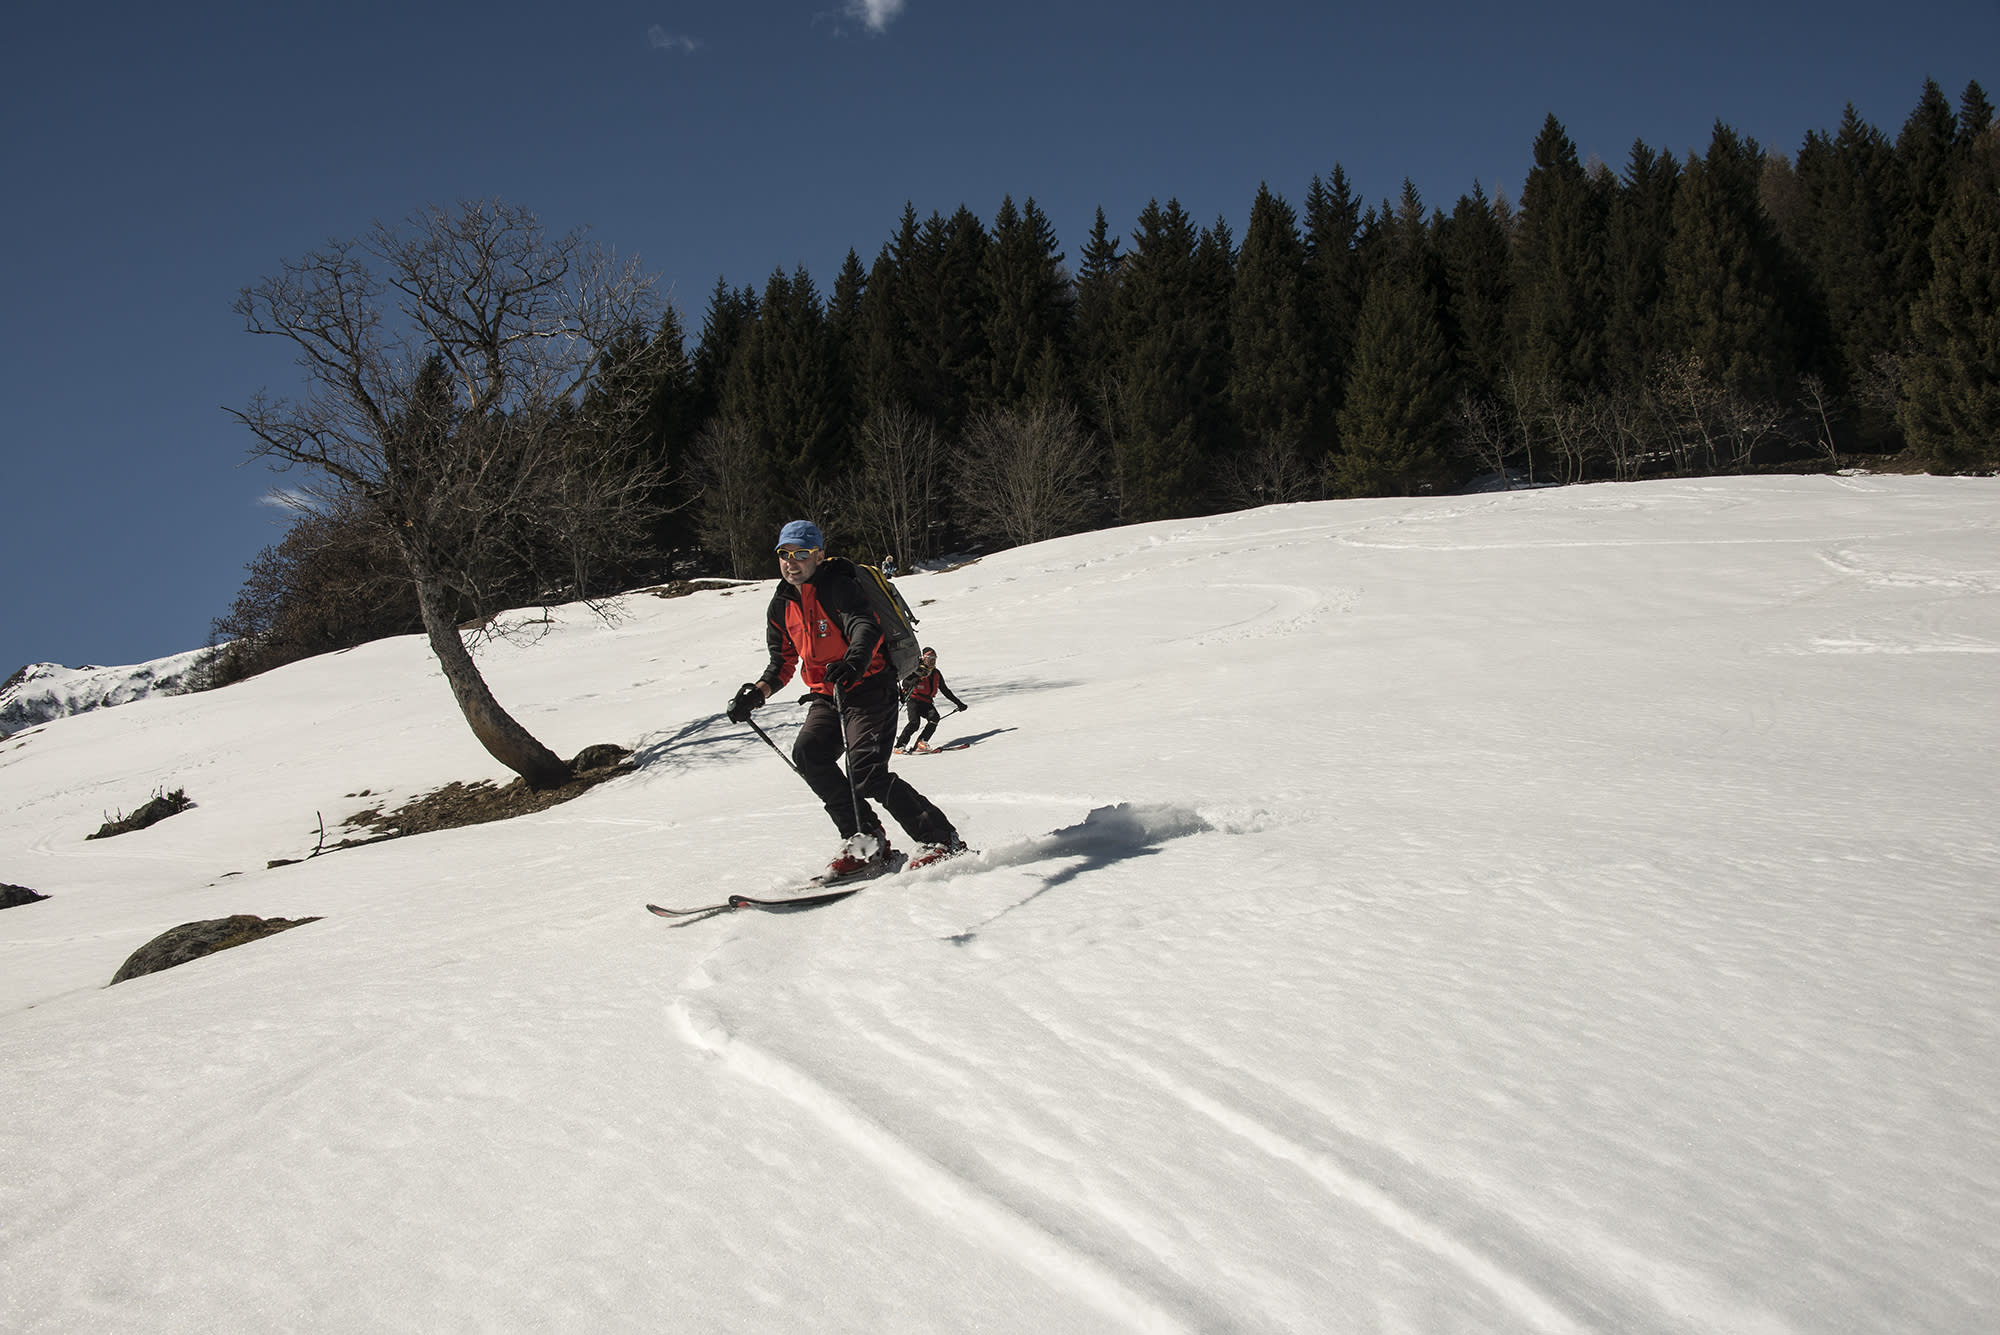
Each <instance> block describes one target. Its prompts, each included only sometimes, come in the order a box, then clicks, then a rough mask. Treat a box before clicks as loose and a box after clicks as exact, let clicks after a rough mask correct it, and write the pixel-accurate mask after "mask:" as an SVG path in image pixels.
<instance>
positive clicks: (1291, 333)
mask: <svg viewBox="0 0 2000 1335" xmlns="http://www.w3.org/2000/svg"><path fill="white" fill-rule="evenodd" d="M1305 259H1306V252H1305V242H1304V239H1303V238H1302V237H1301V236H1300V235H1299V227H1298V216H1297V215H1296V214H1295V213H1293V212H1292V207H1291V205H1289V204H1287V203H1286V202H1285V201H1284V200H1283V199H1282V198H1280V197H1279V196H1277V195H1274V194H1272V193H1271V191H1270V189H1269V187H1268V186H1264V185H1260V186H1258V188H1257V197H1256V199H1254V200H1253V201H1251V204H1250V224H1249V227H1248V228H1247V229H1246V230H1245V231H1244V234H1243V250H1242V253H1241V255H1240V256H1239V257H1238V261H1237V266H1236V284H1235V289H1234V291H1233V293H1232V294H1231V298H1230V304H1229V335H1230V344H1231V348H1232V353H1233V355H1232V360H1231V364H1230V374H1229V385H1228V391H1227V392H1228V399H1229V407H1230V410H1231V413H1232V415H1233V417H1234V419H1235V423H1236V428H1237V430H1238V431H1239V432H1240V433H1241V435H1242V439H1243V442H1244V444H1245V446H1246V447H1247V448H1249V449H1252V450H1259V449H1272V448H1278V449H1285V450H1294V451H1295V450H1298V449H1300V448H1301V447H1302V446H1303V445H1304V443H1305V440H1306V433H1307V430H1308V429H1309V427H1310V425H1311V416H1312V407H1313V368H1312V349H1311V346H1310V344H1309V342H1308V340H1307V323H1306V308H1305V301H1306V298H1305Z"/></svg>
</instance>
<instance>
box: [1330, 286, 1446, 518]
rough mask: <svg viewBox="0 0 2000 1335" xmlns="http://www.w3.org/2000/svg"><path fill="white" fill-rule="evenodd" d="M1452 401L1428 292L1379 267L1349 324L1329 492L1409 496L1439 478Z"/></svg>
mask: <svg viewBox="0 0 2000 1335" xmlns="http://www.w3.org/2000/svg"><path fill="white" fill-rule="evenodd" d="M1452 403H1453V389H1452V378H1451V353H1450V349H1449V348H1447V347H1446V346H1445V341H1444V335H1443V333H1442V332H1441V331H1440V330H1439V328H1438V323H1437V319H1436V316H1435V315H1434V314H1433V303H1432V300H1431V297H1430V295H1429V294H1428V293H1426V292H1425V291H1424V290H1423V288H1422V287H1421V286H1420V285H1419V284H1418V283H1416V282H1415V281H1414V280H1412V279H1410V278H1408V277H1407V276H1405V275H1402V274H1398V273H1397V272H1396V271H1395V270H1394V269H1393V268H1390V269H1384V270H1382V271H1381V272H1380V273H1378V275H1377V276H1376V278H1375V279H1374V280H1373V281H1371V282H1370V283H1369V285H1368V297H1367V300H1366V301H1365V302H1364V303H1363V304H1362V308H1361V321H1360V324H1359V326H1358V327H1357V329H1356V331H1355V347H1354V371H1353V375H1352V377H1351V378H1350V380H1349V383H1348V390H1347V402H1346V403H1345V405H1343V407H1342V408H1341V412H1340V439H1341V453H1340V455H1339V456H1338V458H1337V459H1336V461H1335V465H1334V475H1333V480H1332V481H1333V490H1334V492H1335V494H1337V495H1346V496H1408V495H1413V494H1415V493H1417V492H1418V491H1421V490H1423V489H1425V488H1426V487H1427V486H1430V485H1434V484H1436V483H1438V482H1440V481H1442V480H1443V479H1444V477H1445V468H1446V465H1445V451H1446V449H1447V446H1448V443H1449V440H1450V435H1451V406H1452Z"/></svg>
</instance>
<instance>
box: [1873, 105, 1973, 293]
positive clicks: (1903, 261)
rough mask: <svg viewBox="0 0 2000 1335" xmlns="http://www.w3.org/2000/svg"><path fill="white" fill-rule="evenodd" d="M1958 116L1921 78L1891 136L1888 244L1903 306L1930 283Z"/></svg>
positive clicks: (1948, 188) (1949, 182) (1947, 193)
mask: <svg viewBox="0 0 2000 1335" xmlns="http://www.w3.org/2000/svg"><path fill="white" fill-rule="evenodd" d="M1957 131H1958V118H1957V117H1956V116H1955V115H1953V113H1952V109H1951V103H1950V102H1948V101H1946V100H1945V95H1944V90H1943V89H1941V88H1939V87H1938V86H1937V82H1936V80H1933V79H1926V80H1924V91H1923V96H1922V97H1921V98H1920V99H1919V100H1918V102H1917V106H1916V109H1915V110H1914V111H1912V112H1911V113H1910V118H1909V119H1908V120H1907V121H1905V122H1904V123H1903V130H1902V133H1901V134H1899V135H1897V136H1896V154H1895V159H1896V177H1895V179H1896V182H1897V184H1898V185H1899V186H1900V187H1901V191H1900V198H1899V199H1898V200H1897V201H1896V217H1895V221H1894V223H1893V224H1892V226H1891V230H1890V245H1891V246H1892V247H1893V248H1894V251H1895V254H1896V264H1897V269H1896V284H1897V287H1898V289H1899V293H1900V296H1901V298H1902V301H1903V302H1904V303H1905V305H1904V317H1905V318H1904V322H1903V329H1904V330H1905V331H1906V332H1907V330H1908V307H1909V304H1910V303H1914V302H1915V301H1916V300H1917V298H1918V297H1920V296H1921V295H1922V294H1923V292H1924V290H1925V289H1926V288H1928V287H1929V286H1930V281H1931V228H1933V227H1935V226H1936V225H1937V219H1938V215H1939V214H1940V213H1942V212H1943V211H1944V208H1945V204H1946V203H1947V201H1948V200H1949V199H1950V198H1951V186H1952V174H1953V160H1954V157H1955V154H1954V152H1953V148H1954V141H1955V140H1956V138H1957Z"/></svg>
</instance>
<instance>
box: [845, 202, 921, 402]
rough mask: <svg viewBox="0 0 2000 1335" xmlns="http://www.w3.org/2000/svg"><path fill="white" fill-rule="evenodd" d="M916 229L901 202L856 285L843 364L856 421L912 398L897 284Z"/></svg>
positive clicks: (910, 209)
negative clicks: (888, 235)
mask: <svg viewBox="0 0 2000 1335" xmlns="http://www.w3.org/2000/svg"><path fill="white" fill-rule="evenodd" d="M917 232H918V224H917V210H916V207H915V206H914V205H912V204H908V203H905V204H904V205H903V215H902V219H901V221H900V223H899V224H898V226H897V230H896V236H895V239H894V240H892V241H889V242H886V243H884V245H883V246H882V249H881V251H880V252H879V253H877V255H876V256H875V262H874V264H873V265H871V266H870V267H869V270H868V281H867V282H866V284H865V285H864V286H863V287H862V290H861V302H860V306H859V308H858V310H857V312H856V318H857V326H856V329H855V332H854V338H853V341H852V344H851V345H850V352H851V357H852V360H851V362H850V368H849V373H850V374H851V375H852V376H853V377H854V385H853V389H852V395H851V397H852V401H853V403H854V420H855V421H857V422H858V421H865V420H867V419H868V417H869V416H871V415H872V414H873V413H875V412H877V411H880V410H882V409H885V408H889V407H894V406H899V405H900V406H903V407H908V406H909V405H910V404H911V403H913V402H914V401H915V398H916V392H915V387H914V385H913V383H912V380H913V378H912V375H911V370H910V367H911V357H910V331H909V325H908V322H907V320H906V318H905V311H906V309H907V303H906V302H905V300H904V298H903V292H902V289H903V286H904V281H905V280H904V261H905V257H913V256H914V255H915V252H916V250H917V246H918V239H917Z"/></svg>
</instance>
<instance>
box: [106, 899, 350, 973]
mask: <svg viewBox="0 0 2000 1335" xmlns="http://www.w3.org/2000/svg"><path fill="white" fill-rule="evenodd" d="M318 921H319V919H318V918H259V917H256V916H255V915H253V914H248V913H238V914H234V915H232V916H230V917H227V918H209V919H207V920H205V921H202V922H184V923H182V924H181V925H180V926H178V927H174V928H170V929H169V930H167V931H164V932H162V933H160V934H159V935H158V936H156V937H154V938H153V939H152V940H151V941H148V942H147V943H146V944H145V945H143V946H140V947H139V948H138V949H137V950H135V951H133V952H132V957H131V958H130V959H128V960H126V961H125V963H124V964H123V965H122V966H121V967H120V968H119V970H118V972H117V974H116V975H115V976H114V977H113V978H112V979H111V981H112V982H113V983H122V982H124V981H125V980H126V979H128V978H137V977H139V976H141V975H142V974H149V973H158V972H159V971H160V970H162V969H171V968H173V967H174V966H175V965H177V964H186V963H187V962H188V961H189V960H198V959H200V958H201V957H202V956H203V955H213V954H214V953H215V952H216V951H218V950H229V949H231V948H232V947H235V946H241V945H246V944H248V943H249V942H251V941H261V940H263V939H264V938H265V937H267V936H271V935H274V934H276V933H278V932H283V931H286V930H289V929H290V928H293V927H301V926H304V925H305V924H306V923H309V922H318Z"/></svg>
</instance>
